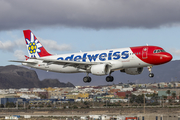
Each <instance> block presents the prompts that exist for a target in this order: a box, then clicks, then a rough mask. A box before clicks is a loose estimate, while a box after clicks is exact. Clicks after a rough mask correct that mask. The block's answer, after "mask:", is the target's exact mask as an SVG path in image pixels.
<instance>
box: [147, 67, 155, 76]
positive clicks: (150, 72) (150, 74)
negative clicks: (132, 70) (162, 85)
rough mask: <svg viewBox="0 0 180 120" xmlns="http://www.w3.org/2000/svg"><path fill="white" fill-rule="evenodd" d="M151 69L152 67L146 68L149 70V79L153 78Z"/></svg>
mask: <svg viewBox="0 0 180 120" xmlns="http://www.w3.org/2000/svg"><path fill="white" fill-rule="evenodd" d="M151 68H152V66H148V70H149V77H150V78H152V77H154V74H153V73H152V70H151Z"/></svg>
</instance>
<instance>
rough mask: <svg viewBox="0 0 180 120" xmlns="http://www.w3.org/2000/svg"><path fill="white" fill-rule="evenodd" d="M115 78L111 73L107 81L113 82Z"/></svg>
mask: <svg viewBox="0 0 180 120" xmlns="http://www.w3.org/2000/svg"><path fill="white" fill-rule="evenodd" d="M113 80H114V77H113V76H111V75H109V76H107V77H106V81H107V82H112V81H113Z"/></svg>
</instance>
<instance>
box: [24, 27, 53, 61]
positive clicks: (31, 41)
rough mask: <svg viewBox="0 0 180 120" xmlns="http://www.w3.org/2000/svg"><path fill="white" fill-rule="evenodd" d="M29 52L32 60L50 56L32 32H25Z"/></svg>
mask: <svg viewBox="0 0 180 120" xmlns="http://www.w3.org/2000/svg"><path fill="white" fill-rule="evenodd" d="M23 32H24V38H25V42H26V46H27V50H28V53H29V57H30V58H38V57H45V56H50V55H51V54H49V53H48V52H47V51H46V49H45V48H44V47H43V46H42V44H41V43H40V42H39V40H38V39H37V38H36V36H35V35H34V34H33V33H32V32H31V30H23Z"/></svg>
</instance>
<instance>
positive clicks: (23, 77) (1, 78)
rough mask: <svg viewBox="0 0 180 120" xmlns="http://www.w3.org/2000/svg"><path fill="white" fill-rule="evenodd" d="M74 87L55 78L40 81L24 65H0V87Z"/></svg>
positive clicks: (34, 73) (32, 71)
mask: <svg viewBox="0 0 180 120" xmlns="http://www.w3.org/2000/svg"><path fill="white" fill-rule="evenodd" d="M34 87H36V88H44V87H74V85H73V84H71V83H69V82H68V83H61V82H59V81H58V80H57V79H45V80H42V81H40V80H39V78H38V76H37V74H36V72H35V71H34V70H30V69H27V68H24V67H20V66H15V65H9V66H4V67H3V66H1V67H0V89H8V88H34Z"/></svg>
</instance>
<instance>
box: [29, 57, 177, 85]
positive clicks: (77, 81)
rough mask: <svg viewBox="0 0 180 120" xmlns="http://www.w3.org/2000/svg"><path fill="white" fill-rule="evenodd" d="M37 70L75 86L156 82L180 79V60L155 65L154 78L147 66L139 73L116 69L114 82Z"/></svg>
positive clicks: (47, 76)
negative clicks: (90, 79) (86, 79)
mask: <svg viewBox="0 0 180 120" xmlns="http://www.w3.org/2000/svg"><path fill="white" fill-rule="evenodd" d="M33 70H35V71H36V72H37V74H38V76H39V78H40V79H41V80H43V79H47V78H51V79H58V80H59V81H61V82H71V83H72V84H74V85H75V86H78V85H79V86H85V85H107V84H117V83H119V82H123V83H128V82H135V83H154V82H171V81H179V80H180V60H175V61H171V62H169V63H166V64H163V65H158V66H153V68H152V72H153V73H154V75H155V76H154V78H149V76H148V74H149V71H148V69H147V68H146V67H145V68H144V70H143V72H142V73H141V74H139V75H128V74H126V73H121V72H120V71H115V72H114V73H112V76H114V82H112V83H111V82H109V83H108V82H106V80H105V78H106V76H95V75H92V74H89V76H91V77H92V81H91V83H84V82H83V77H84V76H86V73H71V74H69V73H68V74H67V73H55V72H46V71H43V70H39V69H33Z"/></svg>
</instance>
